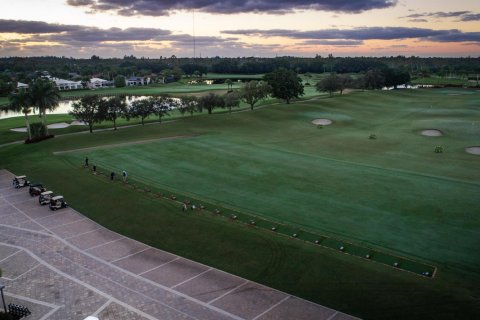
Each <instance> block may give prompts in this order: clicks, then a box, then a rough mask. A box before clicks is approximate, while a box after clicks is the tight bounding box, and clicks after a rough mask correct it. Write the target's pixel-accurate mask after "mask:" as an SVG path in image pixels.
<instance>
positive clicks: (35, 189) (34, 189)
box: [28, 183, 47, 197]
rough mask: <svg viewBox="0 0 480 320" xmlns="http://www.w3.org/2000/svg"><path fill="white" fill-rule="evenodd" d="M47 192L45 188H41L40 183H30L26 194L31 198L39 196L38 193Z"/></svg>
mask: <svg viewBox="0 0 480 320" xmlns="http://www.w3.org/2000/svg"><path fill="white" fill-rule="evenodd" d="M45 191H47V188H45V187H44V186H43V184H41V183H31V184H30V188H29V190H28V192H30V195H31V196H32V197H34V196H39V195H40V193H42V192H45Z"/></svg>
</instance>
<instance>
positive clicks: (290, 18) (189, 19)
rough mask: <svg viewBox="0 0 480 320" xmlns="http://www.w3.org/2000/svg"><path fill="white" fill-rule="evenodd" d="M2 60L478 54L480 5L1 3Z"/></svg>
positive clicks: (381, 0) (405, 1)
mask: <svg viewBox="0 0 480 320" xmlns="http://www.w3.org/2000/svg"><path fill="white" fill-rule="evenodd" d="M0 7H1V10H0V56H2V57H5V56H44V55H54V56H67V57H77V58H81V57H91V56H92V55H94V54H95V55H99V56H101V57H105V58H106V57H123V56H124V55H131V54H133V55H135V56H137V57H141V56H145V57H151V58H158V57H159V56H168V57H169V56H171V55H176V56H178V57H193V55H194V47H193V35H195V43H196V46H195V48H196V50H195V54H196V56H197V57H198V56H202V57H207V56H208V57H211V56H221V57H238V56H258V57H272V56H283V55H294V56H306V57H313V56H315V55H316V54H319V55H323V56H325V55H328V54H329V53H332V54H334V55H336V56H384V55H387V56H390V55H406V56H410V55H418V56H449V57H451V56H453V57H456V56H475V57H477V56H480V1H479V0H455V1H451V0H434V1H426V0H425V1H419V0H398V1H397V0H317V1H315V0H311V1H309V0H305V1H302V0H287V1H280V0H275V1H269V0H268V1H267V0H243V1H240V0H223V1H216V0H199V1H194V0H165V1H163V0H139V1H135V0H41V1H39V0H15V1H7V0H0Z"/></svg>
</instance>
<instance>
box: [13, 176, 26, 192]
mask: <svg viewBox="0 0 480 320" xmlns="http://www.w3.org/2000/svg"><path fill="white" fill-rule="evenodd" d="M12 184H13V186H14V187H15V189H18V188H23V187H26V186H29V185H30V181H28V180H27V176H16V177H15V178H13V181H12Z"/></svg>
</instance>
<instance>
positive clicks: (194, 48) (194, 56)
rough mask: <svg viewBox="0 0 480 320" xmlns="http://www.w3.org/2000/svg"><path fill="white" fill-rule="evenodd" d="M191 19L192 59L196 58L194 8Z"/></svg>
mask: <svg viewBox="0 0 480 320" xmlns="http://www.w3.org/2000/svg"><path fill="white" fill-rule="evenodd" d="M192 20H193V60H194V61H195V58H196V55H197V54H196V43H195V9H193V10H192Z"/></svg>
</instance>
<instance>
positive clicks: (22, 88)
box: [17, 82, 29, 90]
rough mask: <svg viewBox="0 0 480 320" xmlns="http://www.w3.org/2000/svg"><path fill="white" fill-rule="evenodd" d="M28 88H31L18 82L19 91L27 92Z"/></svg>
mask: <svg viewBox="0 0 480 320" xmlns="http://www.w3.org/2000/svg"><path fill="white" fill-rule="evenodd" d="M28 88H29V85H28V84H26V83H22V82H17V89H18V90H26V89H28Z"/></svg>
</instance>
